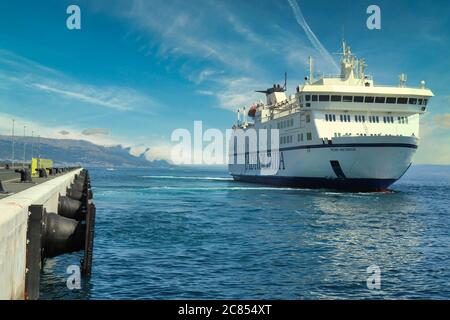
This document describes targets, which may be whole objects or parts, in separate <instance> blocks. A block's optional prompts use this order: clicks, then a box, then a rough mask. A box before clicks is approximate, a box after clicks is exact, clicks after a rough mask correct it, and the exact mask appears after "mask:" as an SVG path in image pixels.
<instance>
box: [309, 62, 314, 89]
mask: <svg viewBox="0 0 450 320" xmlns="http://www.w3.org/2000/svg"><path fill="white" fill-rule="evenodd" d="M313 63H314V60H313V57H311V56H309V84H312V83H313V81H314V66H313Z"/></svg>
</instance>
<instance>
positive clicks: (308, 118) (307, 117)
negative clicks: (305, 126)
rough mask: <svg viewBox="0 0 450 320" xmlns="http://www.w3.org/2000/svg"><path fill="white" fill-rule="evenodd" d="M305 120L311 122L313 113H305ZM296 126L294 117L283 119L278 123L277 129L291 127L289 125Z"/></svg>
mask: <svg viewBox="0 0 450 320" xmlns="http://www.w3.org/2000/svg"><path fill="white" fill-rule="evenodd" d="M305 122H307V123H310V122H311V115H309V114H306V115H305ZM293 126H294V119H293V118H291V119H286V120H283V121H280V122H278V123H277V129H284V128H289V127H293Z"/></svg>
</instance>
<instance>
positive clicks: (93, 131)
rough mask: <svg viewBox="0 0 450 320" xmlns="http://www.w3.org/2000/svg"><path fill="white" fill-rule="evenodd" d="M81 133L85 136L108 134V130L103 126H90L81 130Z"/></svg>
mask: <svg viewBox="0 0 450 320" xmlns="http://www.w3.org/2000/svg"><path fill="white" fill-rule="evenodd" d="M81 133H82V134H84V135H85V136H94V135H109V130H108V129H105V128H90V129H85V130H83V131H82V132H81Z"/></svg>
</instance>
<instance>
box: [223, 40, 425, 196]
mask: <svg viewBox="0 0 450 320" xmlns="http://www.w3.org/2000/svg"><path fill="white" fill-rule="evenodd" d="M342 50H343V51H342V59H341V73H340V74H338V75H331V76H325V75H321V76H319V77H317V76H315V75H314V72H313V61H312V59H311V58H310V74H309V77H306V78H305V83H304V84H302V85H299V86H298V87H297V88H296V93H295V94H293V95H291V96H287V95H286V83H285V85H284V86H281V85H274V86H273V87H271V88H269V89H267V90H264V91H259V92H262V93H264V94H265V95H266V103H262V102H258V103H255V104H253V105H252V106H250V107H249V108H248V109H247V110H245V109H244V112H243V113H244V119H242V117H241V116H240V115H241V113H242V112H241V111H238V123H237V124H236V125H235V126H234V128H235V129H242V130H243V131H247V130H248V129H250V128H251V129H255V130H256V131H258V130H260V129H267V130H270V129H278V130H279V153H280V154H279V157H278V158H277V160H276V164H275V165H276V166H277V170H276V173H274V174H271V175H267V174H262V173H261V170H262V168H261V166H260V165H259V163H258V164H256V165H254V164H251V163H250V162H249V159H251V155H250V153H251V152H250V151H249V150H248V149H245V163H236V161H235V159H236V157H237V149H236V147H234V149H233V150H230V152H229V172H230V174H231V175H232V176H233V177H234V179H235V180H240V181H247V182H257V183H269V184H276V185H287V186H295V187H307V188H310V187H311V188H312V187H314V188H316V187H324V188H337V189H351V190H361V191H372V190H383V189H386V188H387V187H389V186H390V185H391V184H392V183H394V182H395V181H396V180H398V179H399V178H400V177H401V176H402V175H403V174H404V173H405V172H406V170H407V169H408V168H409V167H410V165H411V163H412V158H413V155H414V154H415V152H416V150H417V147H418V143H419V117H420V115H421V114H423V113H425V112H426V110H427V105H428V103H429V99H430V98H431V97H432V96H433V93H432V92H431V91H430V90H429V89H427V88H425V82H424V81H421V82H420V84H419V86H418V87H417V88H411V87H407V86H406V75H403V74H402V75H400V77H399V84H398V86H378V85H375V83H374V81H373V78H372V77H371V76H370V75H367V74H366V70H365V69H366V64H365V61H364V60H362V59H357V58H356V56H355V55H353V54H352V52H351V49H350V47H349V46H348V45H347V44H346V43H345V42H343V48H342ZM247 111H248V113H247ZM247 115H248V117H247ZM248 118H250V119H252V120H253V121H248ZM233 139H234V138H233ZM257 152H258V153H259V150H258V151H257ZM264 152H266V151H264ZM269 153H270V152H269ZM272 165H274V164H272Z"/></svg>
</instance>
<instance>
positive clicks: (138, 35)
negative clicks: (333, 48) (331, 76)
mask: <svg viewBox="0 0 450 320" xmlns="http://www.w3.org/2000/svg"><path fill="white" fill-rule="evenodd" d="M111 3H113V4H114V5H110V4H111ZM102 9H103V10H102ZM102 9H100V10H102V11H103V12H105V13H107V14H112V15H114V16H116V17H119V18H122V19H125V20H126V21H128V22H129V23H130V24H131V26H132V29H133V30H134V31H133V34H134V36H133V37H132V36H131V35H130V34H129V35H127V38H129V39H133V41H135V42H137V44H138V45H137V47H138V48H139V49H138V51H140V52H144V53H146V54H147V53H148V52H150V51H152V52H154V54H153V55H152V59H153V58H155V57H156V58H159V59H161V60H162V61H164V63H166V64H170V63H171V61H172V62H173V61H176V62H178V63H177V65H180V62H181V67H180V68H179V69H180V73H181V75H182V76H184V77H185V78H186V79H187V80H188V81H190V82H193V83H195V84H196V85H198V86H199V88H198V90H197V93H199V94H203V95H208V96H215V97H216V99H217V102H218V106H219V107H221V108H224V109H228V110H235V109H236V108H237V107H240V104H244V105H245V104H249V103H251V102H253V101H254V99H255V98H259V97H260V96H256V95H254V94H252V91H254V90H255V89H261V88H266V87H267V86H268V85H270V84H271V83H272V82H273V79H279V78H282V77H283V76H282V75H283V73H284V71H285V70H287V69H293V68H295V70H298V69H299V66H300V67H301V68H305V67H306V65H307V60H308V56H309V55H314V53H316V50H315V48H316V49H320V50H321V51H322V52H321V51H320V50H319V52H321V53H323V52H324V51H326V49H325V48H324V47H323V46H322V45H320V46H317V43H319V44H320V42H319V41H318V39H317V37H315V36H314V37H313V38H312V39H313V40H315V41H313V42H312V43H313V45H314V44H316V46H313V47H312V46H311V45H310V44H308V43H307V38H306V37H304V36H303V35H302V34H299V33H293V32H291V31H289V30H286V29H284V28H282V27H280V26H279V25H278V24H277V23H276V22H274V23H270V24H263V25H261V24H260V23H259V22H258V23H257V24H255V21H253V24H252V21H250V20H249V21H247V20H246V19H245V17H243V16H242V15H241V14H240V13H239V12H237V10H239V9H238V8H236V7H234V6H229V5H228V4H227V3H226V2H215V1H201V0H198V2H197V5H192V3H191V2H186V1H179V0H174V1H169V2H168V1H158V0H155V1H151V2H148V1H143V0H131V1H128V2H126V3H123V2H120V1H112V2H108V6H107V7H104V8H102ZM284 10H285V12H284V13H285V14H286V15H287V16H289V15H292V12H290V7H289V5H288V3H287V2H286V3H285V8H284ZM156 13H157V14H156ZM149 17H151V18H149ZM303 21H304V19H303ZM281 22H282V21H281ZM292 23H295V20H294V18H293V17H292ZM205 26H208V27H205ZM307 30H309V31H311V30H310V28H308V29H307ZM311 32H312V31H311ZM268 61H272V62H277V63H278V64H279V66H278V67H277V69H279V70H277V72H276V74H273V69H272V70H271V66H270V65H268ZM316 63H317V64H318V65H322V66H324V67H323V68H324V69H326V68H328V70H329V69H332V68H334V66H335V63H334V61H333V59H332V58H331V57H330V55H329V54H328V55H327V54H322V55H319V57H318V59H317V60H316ZM174 64H175V63H174ZM283 65H284V66H283ZM323 71H326V70H323ZM296 72H298V71H296ZM296 77H299V75H296ZM300 77H301V78H302V77H303V75H300ZM262 79H263V80H262ZM264 79H266V80H267V81H264ZM236 83H240V84H242V86H240V87H238V86H236ZM244 89H245V90H247V91H246V92H244ZM205 93H207V94H205ZM236 104H238V105H236Z"/></svg>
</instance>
